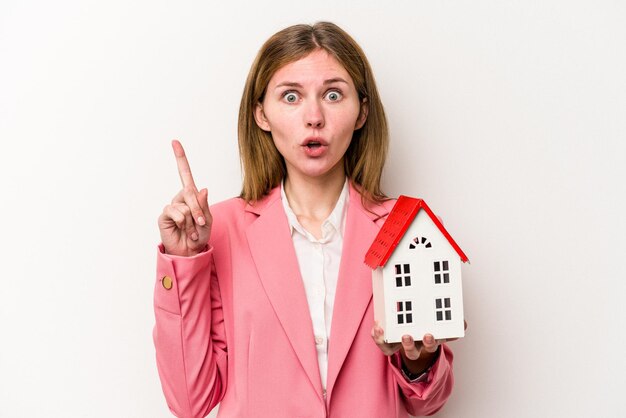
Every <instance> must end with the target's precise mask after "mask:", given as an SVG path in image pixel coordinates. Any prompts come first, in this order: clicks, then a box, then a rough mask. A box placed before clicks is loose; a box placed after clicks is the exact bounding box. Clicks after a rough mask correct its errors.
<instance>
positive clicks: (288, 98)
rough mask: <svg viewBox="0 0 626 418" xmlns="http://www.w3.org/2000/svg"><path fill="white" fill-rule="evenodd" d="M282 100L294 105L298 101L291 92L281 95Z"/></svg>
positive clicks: (295, 95)
mask: <svg viewBox="0 0 626 418" xmlns="http://www.w3.org/2000/svg"><path fill="white" fill-rule="evenodd" d="M283 98H284V99H285V100H286V101H287V103H295V102H297V101H298V95H297V94H296V93H293V92H287V93H285V94H284V95H283Z"/></svg>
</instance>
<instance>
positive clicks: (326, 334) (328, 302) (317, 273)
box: [280, 180, 349, 390]
mask: <svg viewBox="0 0 626 418" xmlns="http://www.w3.org/2000/svg"><path fill="white" fill-rule="evenodd" d="M280 193H281V197H282V201H283V207H284V209H285V213H286V214H287V220H288V221H289V226H290V229H291V238H292V240H293V246H294V248H295V250H296V256H297V258H298V264H299V266H300V274H301V275H302V281H303V283H304V290H305V292H306V299H307V302H308V305H309V312H310V314H311V321H312V322H313V334H314V335H315V348H316V350H317V362H318V364H319V369H320V377H321V380H322V387H323V388H324V390H326V378H327V373H328V341H329V338H330V335H331V334H330V325H331V321H332V317H333V306H334V303H335V291H336V290H337V279H338V276H339V263H340V262H341V250H342V247H343V234H344V231H345V223H346V213H347V211H348V196H349V190H348V181H347V180H346V182H345V184H344V185H343V190H342V191H341V194H340V195H339V199H338V200H337V204H336V205H335V208H334V209H333V211H332V212H331V213H330V215H329V216H328V218H327V219H326V220H325V221H324V222H323V223H322V238H321V239H319V240H318V239H317V238H315V237H314V236H313V235H312V234H311V233H310V232H309V231H307V230H306V229H304V227H303V226H302V225H301V224H300V222H298V218H297V217H296V215H295V213H294V212H293V210H291V207H290V206H289V201H288V200H287V196H286V195H285V187H284V184H283V185H281V191H280Z"/></svg>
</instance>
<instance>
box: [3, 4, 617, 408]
mask: <svg viewBox="0 0 626 418" xmlns="http://www.w3.org/2000/svg"><path fill="white" fill-rule="evenodd" d="M388 3H389V4H384V3H383V2H382V1H379V2H370V1H364V0H359V1H350V2H341V3H340V2H337V1H329V2H326V1H316V2H291V1H282V2H278V1H276V2H270V1H263V2H251V4H244V3H241V2H238V1H228V2H224V3H223V2H219V3H216V4H215V5H213V4H211V3H210V2H208V1H207V2H200V1H197V2H187V1H179V2H174V1H169V0H168V1H165V0H157V1H155V0H152V1H147V0H146V1H135V2H132V1H120V0H114V1H94V0H91V1H85V0H81V1H78V0H76V1H69V0H60V1H26V0H19V1H18V0H8V1H7V0H3V1H2V2H1V3H0V140H1V147H0V181H1V182H2V187H1V199H2V201H1V205H0V210H1V211H2V212H1V219H2V229H1V230H0V236H1V239H0V257H1V259H2V261H1V266H2V271H1V276H0V339H1V341H0V416H2V417H7V418H8V417H10V418H13V417H29V418H30V417H168V416H170V414H169V412H168V409H167V406H166V404H165V401H164V398H163V396H162V394H161V389H160V384H159V380H158V377H157V372H156V366H155V359H154V348H153V345H152V340H151V332H152V326H153V321H154V317H153V312H152V290H153V280H154V274H155V251H156V250H155V247H156V244H157V242H158V239H159V238H158V230H157V226H156V219H157V216H158V215H159V213H160V212H161V209H162V208H163V206H164V205H165V204H166V203H167V202H168V201H169V200H170V199H171V197H172V196H173V195H174V194H175V193H176V192H177V191H178V189H179V187H180V185H179V179H178V175H177V173H176V166H175V161H174V158H173V157H172V151H171V148H170V140H171V139H172V138H179V139H181V140H182V142H183V144H184V145H185V146H186V148H187V152H188V154H189V158H190V162H191V165H192V168H193V170H194V174H195V178H196V181H197V183H198V185H199V186H205V187H208V189H209V197H210V200H211V201H212V202H216V201H219V200H223V199H225V198H228V197H231V196H234V195H236V194H238V192H239V187H240V171H239V162H238V155H237V145H236V118H237V110H238V105H239V99H240V96H241V92H242V88H243V84H244V80H245V77H246V74H247V71H248V69H249V67H250V64H251V63H252V60H253V58H254V55H255V54H256V51H257V50H258V48H259V47H260V46H261V44H262V42H263V41H264V40H265V39H266V38H267V37H268V36H270V35H271V34H272V33H274V32H276V31H277V30H279V29H281V28H283V27H285V26H288V25H291V24H294V23H302V22H304V23H313V22H315V21H318V20H330V21H334V22H336V23H338V24H339V25H341V26H342V27H343V28H345V29H346V30H347V31H348V32H349V33H351V34H352V35H353V36H354V37H355V38H356V39H357V41H358V42H359V43H360V44H361V46H362V47H363V48H364V50H365V51H366V53H367V54H368V56H369V59H370V61H371V64H372V66H373V68H374V72H375V74H376V77H377V80H378V86H379V89H380V91H381V94H382V97H383V100H384V103H385V106H386V110H387V113H388V117H389V121H390V125H391V132H392V146H391V154H390V158H389V161H388V165H387V169H386V175H385V179H384V184H385V187H386V191H387V193H388V194H390V195H394V196H396V195H398V194H400V193H403V194H408V195H413V196H420V197H423V198H425V199H426V200H427V202H428V203H429V205H430V206H431V208H433V210H434V211H435V212H436V213H438V214H439V215H440V216H442V217H443V218H444V220H445V221H446V226H447V228H448V229H449V230H450V231H451V233H452V234H453V236H454V237H455V239H456V240H457V241H458V243H459V244H460V245H461V247H462V248H463V249H464V251H465V252H466V253H467V254H468V256H469V257H470V259H471V265H466V266H464V270H463V271H464V293H465V307H466V316H467V319H468V321H469V330H468V334H467V337H466V338H465V339H464V340H462V341H459V342H457V343H455V344H454V345H453V349H454V351H455V355H456V358H455V374H456V387H455V390H454V393H453V395H452V397H451V399H450V400H449V402H448V404H447V405H446V406H445V408H444V409H443V410H442V411H441V412H440V413H439V414H438V415H437V416H439V417H477V418H478V417H480V418H490V417H493V418H496V417H497V418H501V417H513V418H515V417H564V418H565V417H567V418H570V417H617V416H620V415H621V414H623V412H624V410H626V401H625V398H626V397H625V396H624V395H623V392H624V390H625V389H626V367H625V366H626V361H625V359H624V358H625V357H624V351H625V350H624V344H625V342H626V341H625V337H624V331H625V329H626V314H625V308H624V296H625V295H626V280H625V275H624V272H623V270H624V269H623V264H622V263H623V261H624V258H625V257H624V255H625V253H626V246H625V244H624V242H625V241H624V233H625V232H626V228H625V221H624V214H625V213H626V202H625V196H624V194H625V193H624V192H625V189H626V188H625V187H624V180H623V179H624V178H626V168H625V167H624V165H625V162H626V161H625V160H626V145H625V141H626V129H625V128H626V121H625V119H626V118H625V116H626V104H625V97H626V82H625V79H626V77H625V74H626V58H625V49H626V48H625V41H626V25H624V22H625V21H626V6H625V5H624V2H620V1H608V0H606V1H571V0H570V1H565V0H562V1H557V0H552V1H502V0H501V1H496V0H492V1H488V0H472V1H465V0H460V1H434V0H433V1H395V2H388ZM366 366H367V365H364V367H366Z"/></svg>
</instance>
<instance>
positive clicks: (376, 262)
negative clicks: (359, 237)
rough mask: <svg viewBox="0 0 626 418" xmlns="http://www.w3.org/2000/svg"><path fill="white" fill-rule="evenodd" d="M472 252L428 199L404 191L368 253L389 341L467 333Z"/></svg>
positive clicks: (379, 317) (378, 316)
mask: <svg viewBox="0 0 626 418" xmlns="http://www.w3.org/2000/svg"><path fill="white" fill-rule="evenodd" d="M467 261H468V259H467V256H466V255H465V254H464V253H463V250H461V248H460V247H459V246H458V245H457V244H456V242H455V241H454V239H453V238H452V236H451V235H450V234H449V233H448V231H446V229H445V228H444V226H443V224H442V223H441V221H440V220H439V218H438V217H437V216H435V214H434V213H433V212H432V211H431V210H430V208H429V207H428V205H426V202H424V201H423V200H422V199H415V198H411V197H407V196H400V198H399V199H398V201H397V202H396V204H395V205H394V207H393V209H392V210H391V212H390V213H389V216H388V217H387V220H386V221H385V223H384V224H383V226H382V228H381V229H380V232H379V233H378V235H377V236H376V238H375V239H374V242H373V243H372V245H371V247H370V249H369V250H368V252H367V254H366V256H365V264H367V265H368V266H369V267H371V268H372V269H373V271H372V287H373V292H374V318H375V320H376V321H378V322H379V324H380V326H381V327H382V328H383V330H384V331H385V341H386V342H388V343H392V342H399V341H401V339H402V336H403V335H405V334H409V335H411V336H413V339H414V340H415V341H421V340H422V338H423V337H424V334H426V333H430V334H432V335H433V336H434V337H435V338H436V339H443V338H460V337H463V336H464V335H465V330H464V320H463V292H462V286H461V262H467Z"/></svg>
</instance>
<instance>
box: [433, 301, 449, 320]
mask: <svg viewBox="0 0 626 418" xmlns="http://www.w3.org/2000/svg"><path fill="white" fill-rule="evenodd" d="M435 315H436V316H437V321H452V305H451V303H450V298H442V299H435Z"/></svg>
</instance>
